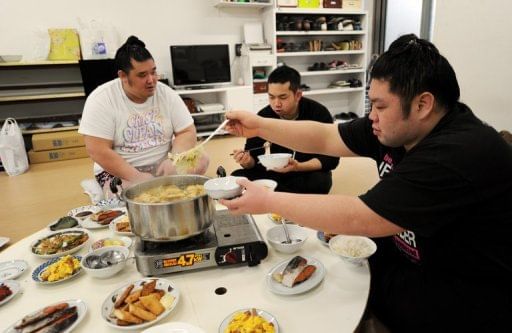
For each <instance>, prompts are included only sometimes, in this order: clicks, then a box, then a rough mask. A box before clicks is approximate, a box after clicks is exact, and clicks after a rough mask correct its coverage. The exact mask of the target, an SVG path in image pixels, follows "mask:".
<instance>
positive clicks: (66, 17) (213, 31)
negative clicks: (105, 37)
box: [0, 0, 260, 74]
mask: <svg viewBox="0 0 512 333" xmlns="http://www.w3.org/2000/svg"><path fill="white" fill-rule="evenodd" d="M213 3H214V1H213V0H145V1H144V0H142V1H141V0H124V1H123V0H49V1H48V0H0V54H23V55H24V59H25V60H29V59H31V58H33V57H34V55H35V54H36V53H37V52H38V50H37V49H38V48H41V45H40V44H41V38H40V36H41V35H43V36H44V37H46V35H47V34H46V30H47V29H48V28H79V23H78V22H79V19H81V20H82V21H84V22H91V21H92V20H97V21H98V22H100V23H104V24H106V25H110V26H112V27H114V28H115V29H117V31H118V34H119V39H120V41H121V42H124V41H125V40H126V38H127V37H128V36H129V35H136V36H137V37H139V38H140V39H141V40H142V41H144V42H145V43H146V46H147V48H148V49H149V51H150V52H151V53H152V55H153V57H154V58H155V61H156V64H157V67H158V70H159V72H162V73H166V74H168V73H169V71H170V66H171V65H170V55H169V45H171V44H206V43H210V44H218V43H219V44H220V43H228V44H230V45H231V47H230V53H231V56H232V57H233V56H234V46H233V45H234V44H235V43H240V42H241V40H242V39H243V33H242V27H243V24H244V23H245V22H258V21H260V18H259V12H258V11H257V10H254V9H238V8H236V9H233V8H231V9H216V8H215V7H214V6H213ZM43 47H44V46H43ZM107 47H108V45H107ZM39 51H40V50H39Z"/></svg>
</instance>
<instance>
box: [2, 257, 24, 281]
mask: <svg viewBox="0 0 512 333" xmlns="http://www.w3.org/2000/svg"><path fill="white" fill-rule="evenodd" d="M27 268H28V264H27V262H26V261H25V260H10V261H4V262H1V263H0V281H3V280H12V279H15V278H17V277H18V276H20V275H21V274H23V272H25V271H26V270H27Z"/></svg>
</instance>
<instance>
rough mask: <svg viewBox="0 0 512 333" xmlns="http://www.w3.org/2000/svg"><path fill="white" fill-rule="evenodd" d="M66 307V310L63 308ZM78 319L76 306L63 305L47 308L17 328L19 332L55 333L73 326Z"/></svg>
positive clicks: (27, 318) (28, 318)
mask: <svg viewBox="0 0 512 333" xmlns="http://www.w3.org/2000/svg"><path fill="white" fill-rule="evenodd" d="M63 307H64V308H63ZM77 318H78V313H77V308H76V306H72V307H69V305H68V304H67V303H61V304H57V305H54V306H50V307H46V308H44V309H43V310H42V311H40V312H38V313H36V314H35V315H32V316H27V317H25V318H23V319H22V320H21V323H20V324H19V325H17V326H15V329H16V330H17V331H18V332H23V333H25V332H38V333H54V332H61V331H62V330H64V329H65V328H67V327H69V326H71V324H73V323H74V322H75V320H76V319H77Z"/></svg>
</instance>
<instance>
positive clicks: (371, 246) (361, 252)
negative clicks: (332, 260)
mask: <svg viewBox="0 0 512 333" xmlns="http://www.w3.org/2000/svg"><path fill="white" fill-rule="evenodd" d="M329 248H330V249H331V251H332V253H334V254H336V255H337V256H339V257H340V258H342V259H343V260H344V261H346V262H349V263H352V264H354V265H358V266H361V265H362V264H363V263H364V262H365V261H366V259H368V258H369V257H370V256H371V255H372V254H374V253H375V251H377V244H375V242H374V241H373V240H371V239H370V238H368V237H364V236H347V235H337V236H334V237H333V238H331V239H330V240H329Z"/></svg>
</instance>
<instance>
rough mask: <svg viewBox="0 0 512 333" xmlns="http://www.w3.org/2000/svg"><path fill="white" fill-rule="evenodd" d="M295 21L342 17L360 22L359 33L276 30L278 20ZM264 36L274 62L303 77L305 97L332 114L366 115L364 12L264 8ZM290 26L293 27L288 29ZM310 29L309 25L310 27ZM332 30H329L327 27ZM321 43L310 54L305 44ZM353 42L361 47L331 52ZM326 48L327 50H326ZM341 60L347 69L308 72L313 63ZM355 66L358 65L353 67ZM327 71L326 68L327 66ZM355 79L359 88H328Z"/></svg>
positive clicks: (365, 26)
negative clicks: (294, 70)
mask: <svg viewBox="0 0 512 333" xmlns="http://www.w3.org/2000/svg"><path fill="white" fill-rule="evenodd" d="M285 17H286V19H287V20H288V22H294V20H295V19H309V20H310V22H314V21H315V19H318V18H320V17H325V18H326V21H329V19H330V18H345V19H352V20H354V21H359V22H360V30H308V31H297V30H277V27H278V26H279V24H278V23H280V21H281V20H283V21H284V19H285ZM262 20H263V24H264V31H265V37H266V39H267V40H268V41H271V42H272V49H273V53H274V56H275V58H276V63H285V64H286V65H288V66H291V67H293V68H295V69H297V70H298V71H299V72H300V74H301V77H302V83H303V84H305V85H307V86H308V87H309V88H310V90H305V91H304V93H303V94H304V96H307V97H310V98H312V99H315V100H317V101H318V102H320V103H322V104H323V105H325V106H326V107H327V108H328V109H329V111H330V112H331V113H332V114H333V115H335V114H338V113H341V112H354V113H356V114H357V115H359V116H363V115H364V112H365V84H366V67H367V49H368V36H367V34H368V14H367V12H366V11H364V10H353V9H350V10H347V9H337V8H288V7H286V8H284V7H283V8H279V7H273V8H271V9H265V10H264V12H263V14H262ZM288 27H289V28H291V27H292V24H290V25H289V26H288ZM311 28H313V27H312V24H311ZM330 28H331V27H330ZM313 40H320V41H322V49H321V50H315V51H309V50H305V49H307V47H306V46H307V45H309V41H313ZM350 41H354V42H352V43H353V45H356V46H360V48H354V49H349V50H346V49H344V50H336V49H334V50H331V49H332V48H334V47H333V46H332V44H331V43H335V44H336V46H338V45H339V43H341V42H349V44H352V43H350ZM278 42H279V46H282V45H286V44H289V45H294V47H295V48H290V50H289V49H286V48H285V50H286V51H284V52H278V51H282V49H278ZM350 46H351V45H350ZM326 49H327V50H326ZM333 60H334V61H339V62H341V61H343V62H345V63H346V64H350V65H351V66H350V67H349V68H343V69H342V68H338V69H326V70H309V69H310V68H312V67H313V66H314V64H315V63H318V64H321V63H322V62H323V63H324V64H325V66H327V65H328V64H329V63H330V62H332V61H333ZM354 66H357V67H355V68H354ZM326 68H328V66H327V67H326ZM349 79H357V80H359V81H360V82H361V85H362V86H361V87H353V88H351V87H335V88H330V87H329V85H330V84H331V82H336V81H348V80H349Z"/></svg>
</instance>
